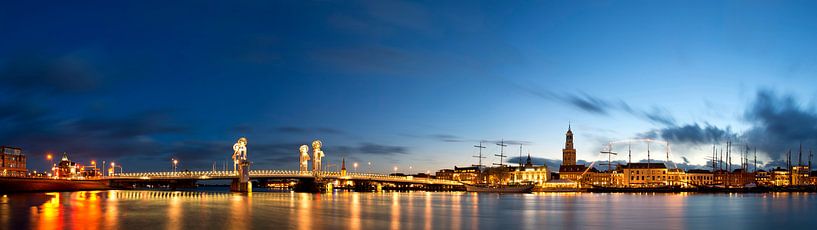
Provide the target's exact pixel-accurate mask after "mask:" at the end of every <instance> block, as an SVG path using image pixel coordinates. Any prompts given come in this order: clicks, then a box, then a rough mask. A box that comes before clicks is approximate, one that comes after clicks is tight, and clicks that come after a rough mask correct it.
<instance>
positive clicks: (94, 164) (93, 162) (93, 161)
mask: <svg viewBox="0 0 817 230" xmlns="http://www.w3.org/2000/svg"><path fill="white" fill-rule="evenodd" d="M91 166H94V170H92V172H94V176H97V175H96V173H98V172H99V171H97V170H96V161H95V160H91Z"/></svg>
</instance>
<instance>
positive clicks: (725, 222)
mask: <svg viewBox="0 0 817 230" xmlns="http://www.w3.org/2000/svg"><path fill="white" fill-rule="evenodd" d="M815 223H817V194H813V193H767V194H689V193H680V194H596V193H534V194H502V195H499V194H476V193H465V192H384V193H355V192H335V193H331V194H307V193H294V192H289V191H278V192H254V193H252V194H237V193H229V192H226V191H147V190H145V191H140V190H136V191H133V190H131V191H88V192H63V193H26V194H6V195H2V198H0V229H139V230H152V229H503V228H504V229H509V230H510V229H546V228H547V229H716V228H717V229H775V228H782V227H785V229H817V227H814V226H815Z"/></svg>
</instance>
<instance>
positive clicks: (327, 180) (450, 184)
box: [107, 137, 462, 192]
mask: <svg viewBox="0 0 817 230" xmlns="http://www.w3.org/2000/svg"><path fill="white" fill-rule="evenodd" d="M312 147H313V154H312V156H309V146H307V145H301V146H300V148H299V150H300V154H299V170H297V171H294V170H293V171H291V170H250V165H251V162H250V161H249V159H248V157H247V138H244V137H242V138H239V139H238V141H237V142H236V143H235V144H234V145H233V150H234V151H233V155H232V158H233V161H234V165H233V170H232V171H216V170H212V171H184V172H178V171H175V169H174V172H134V173H112V174H111V175H109V176H108V177H107V180H108V181H109V184H110V185H111V186H120V187H133V186H136V185H138V184H166V185H171V186H178V185H182V186H184V185H185V184H186V185H188V186H194V185H195V183H196V181H200V180H231V181H232V182H231V183H232V184H231V190H232V191H236V192H246V191H248V190H249V189H251V186H252V182H251V181H257V183H259V184H264V185H266V184H267V182H269V181H275V180H279V181H280V180H297V181H298V182H297V184H296V186H295V188H296V189H298V188H308V189H306V190H311V191H314V190H316V189H325V188H328V189H331V188H333V187H352V188H355V189H356V190H371V189H372V188H374V189H375V190H380V189H381V188H383V187H388V188H396V189H425V190H452V189H455V188H460V187H462V184H461V183H460V182H457V181H451V180H440V179H432V178H426V177H423V178H415V177H413V176H393V175H382V174H370V173H347V171H346V161H345V160H344V161H343V167H342V169H341V171H340V172H332V171H323V169H324V167H322V164H321V158H323V157H325V156H326V155H325V154H324V152H323V150H321V147H322V143H321V141H320V140H314V141H312ZM310 160H312V169H311V170H310V169H309V161H310ZM173 163H174V167H175V164H176V163H177V161H176V160H175V159H174V160H173ZM112 167H113V165H112Z"/></svg>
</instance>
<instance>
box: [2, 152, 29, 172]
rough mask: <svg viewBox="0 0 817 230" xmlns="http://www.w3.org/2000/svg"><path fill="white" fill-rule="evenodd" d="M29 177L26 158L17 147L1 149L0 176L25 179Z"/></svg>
mask: <svg viewBox="0 0 817 230" xmlns="http://www.w3.org/2000/svg"><path fill="white" fill-rule="evenodd" d="M27 175H28V169H26V156H25V155H23V150H22V149H20V148H15V147H6V146H2V147H0V176H11V177H23V176H27Z"/></svg>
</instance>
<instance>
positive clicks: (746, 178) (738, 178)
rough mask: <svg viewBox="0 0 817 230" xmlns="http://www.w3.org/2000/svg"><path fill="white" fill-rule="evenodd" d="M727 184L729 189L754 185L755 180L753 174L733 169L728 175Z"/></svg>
mask: <svg viewBox="0 0 817 230" xmlns="http://www.w3.org/2000/svg"><path fill="white" fill-rule="evenodd" d="M728 179H729V181H728V184H727V185H729V186H730V187H744V186H745V185H748V184H752V183H755V181H756V178H755V174H754V173H750V172H747V171H746V170H744V169H735V170H733V171H732V173H731V174H730V175H728Z"/></svg>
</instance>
